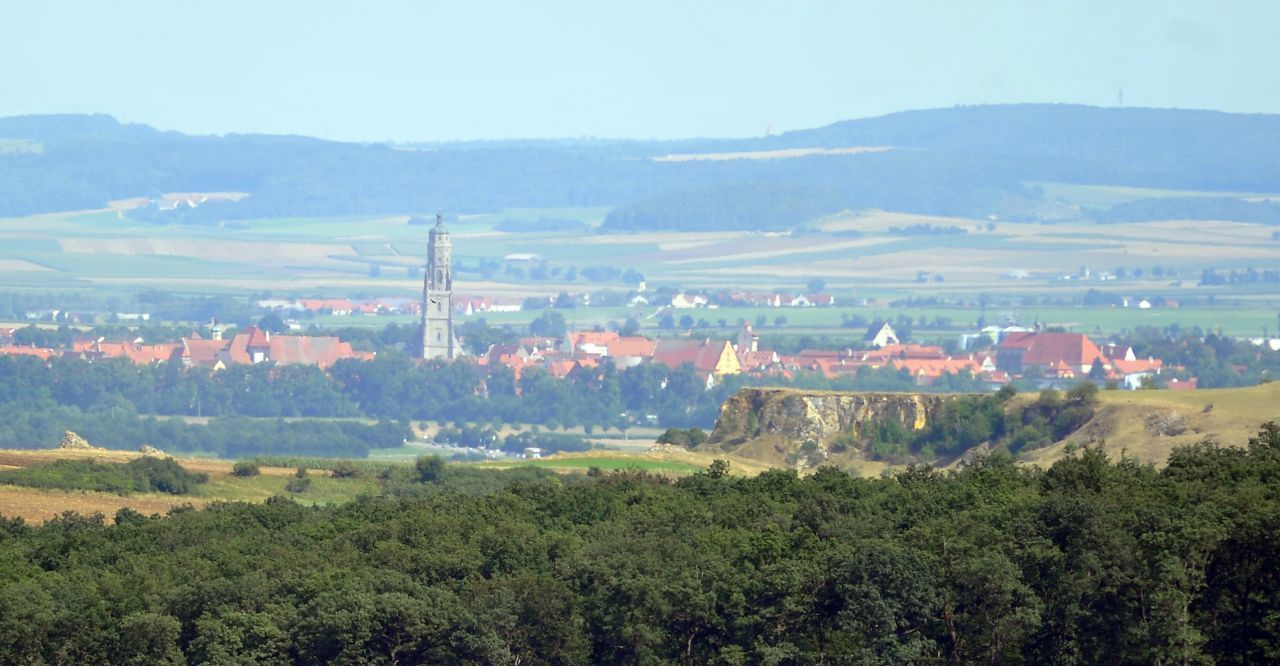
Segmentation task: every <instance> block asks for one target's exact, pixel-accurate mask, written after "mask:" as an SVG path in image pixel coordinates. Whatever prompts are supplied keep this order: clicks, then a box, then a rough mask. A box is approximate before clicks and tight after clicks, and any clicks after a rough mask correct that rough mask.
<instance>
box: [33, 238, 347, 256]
mask: <svg viewBox="0 0 1280 666" xmlns="http://www.w3.org/2000/svg"><path fill="white" fill-rule="evenodd" d="M58 244H59V246H61V247H62V251H63V252H66V253H69V254H122V255H128V256H147V255H150V256H178V257H196V258H199V259H207V260H212V261H233V262H234V261H240V262H261V261H277V260H281V259H288V260H293V261H299V260H324V259H327V258H328V257H329V256H330V255H335V254H347V255H353V254H355V253H356V252H355V250H354V249H353V248H352V247H351V246H350V245H342V244H337V243H333V244H328V243H271V242H253V241H233V240H213V239H205V238H199V239H183V238H172V239H170V238H64V239H61V240H59V241H58Z"/></svg>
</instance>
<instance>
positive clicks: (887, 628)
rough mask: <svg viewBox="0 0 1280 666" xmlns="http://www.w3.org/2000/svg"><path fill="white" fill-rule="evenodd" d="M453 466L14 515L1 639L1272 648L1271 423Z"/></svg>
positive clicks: (1278, 640)
mask: <svg viewBox="0 0 1280 666" xmlns="http://www.w3.org/2000/svg"><path fill="white" fill-rule="evenodd" d="M452 469H453V468H452V467H450V466H445V467H443V468H441V467H440V466H439V465H434V466H433V465H424V466H421V468H420V469H419V470H418V472H419V475H418V477H416V478H415V479H413V480H410V481H408V482H406V483H404V484H402V485H399V486H397V490H396V494H397V495H398V496H397V497H381V498H372V497H370V498H364V499H361V500H358V501H355V502H352V503H349V504H347V505H343V506H337V507H303V506H301V505H298V504H296V503H294V502H292V501H289V500H286V499H280V498H277V499H274V500H271V501H268V502H267V503H265V504H260V505H250V504H239V503H231V504H216V505H213V506H211V507H209V508H207V509H204V510H200V511H194V510H178V511H175V512H174V513H173V514H171V515H170V516H168V517H151V518H147V517H144V516H141V515H139V514H137V513H136V512H133V511H130V510H122V511H121V512H120V514H118V515H117V516H116V522H117V524H116V525H115V526H106V525H104V524H103V520H102V519H101V517H80V516H74V515H66V516H63V517H61V518H59V519H56V520H53V521H51V522H49V523H47V524H45V525H43V526H41V527H29V526H25V525H23V524H22V523H21V522H20V521H9V520H7V521H3V522H2V523H0V609H3V612H2V613H0V662H3V663H116V664H128V663H147V664H157V663H168V664H175V663H208V664H231V663H351V664H394V663H399V664H408V663H432V664H450V663H494V664H515V663H520V664H588V663H636V664H656V663H684V664H747V663H761V664H763V663H769V664H810V663H865V664H913V663H914V664H961V663H1007V664H1045V663H1055V664H1098V663H1113V664H1174V663H1177V664H1190V663H1223V664H1260V663H1275V662H1276V661H1277V660H1280V625H1277V624H1276V620H1275V618H1276V617H1277V614H1278V613H1280V577H1278V576H1277V572H1280V483H1278V481H1280V426H1277V425H1276V424H1268V425H1266V426H1265V427H1264V428H1263V430H1262V431H1261V432H1260V433H1259V435H1258V436H1257V437H1256V438H1254V439H1252V440H1251V441H1250V442H1249V444H1248V447H1247V448H1221V447H1218V446H1216V445H1213V444H1207V443H1206V444H1201V445H1197V446H1193V447H1188V448H1183V449H1179V450H1177V451H1175V452H1174V453H1173V455H1172V456H1171V457H1170V460H1169V464H1168V466H1167V467H1165V468H1164V469H1162V470H1157V469H1154V468H1152V467H1149V466H1142V465H1138V464H1136V463H1134V462H1132V461H1130V460H1121V461H1118V462H1108V461H1107V460H1106V458H1105V457H1104V456H1103V455H1102V454H1101V453H1099V452H1097V451H1092V450H1086V451H1083V452H1079V453H1077V454H1076V455H1074V456H1072V457H1070V458H1067V459H1064V460H1061V461H1059V462H1058V463H1056V464H1054V465H1053V466H1052V467H1051V468H1049V469H1047V470H1037V469H1032V468H1023V467H1017V466H1015V465H1014V464H1013V463H1012V461H1011V460H1010V459H1009V458H1007V457H1001V456H995V457H987V458H977V459H975V460H973V461H971V462H970V463H969V464H968V465H966V466H964V467H963V468H962V469H960V470H958V471H955V472H947V473H943V472H938V471H935V470H931V469H926V468H910V469H908V470H906V471H903V472H900V473H898V474H896V475H894V476H892V477H885V478H880V479H857V478H853V477H850V476H848V475H847V474H845V473H843V472H840V471H837V470H835V469H831V468H824V469H821V470H820V471H818V472H817V473H815V474H813V475H811V476H808V477H803V478H800V477H797V476H796V475H795V474H794V473H793V472H786V471H774V472H767V473H764V474H761V475H759V476H757V477H753V478H741V477H733V476H730V475H726V474H724V467H723V465H713V466H712V468H711V469H710V470H709V471H708V472H707V473H703V474H698V475H694V476H692V477H686V478H683V479H680V480H678V481H674V482H672V481H669V480H667V479H664V478H660V477H654V476H649V475H646V474H644V473H640V472H632V473H626V472H620V473H614V474H609V475H597V476H595V477H584V476H569V477H555V476H546V475H533V476H529V475H525V476H523V477H519V478H516V477H512V476H506V477H501V476H500V475H501V474H503V473H495V476H494V478H495V479H498V478H502V479H505V480H504V481H503V482H502V483H499V484H497V486H496V487H495V486H494V485H492V484H490V485H489V486H487V488H486V486H484V484H480V485H477V484H475V483H474V481H475V479H471V484H470V485H468V486H456V487H454V486H451V485H450V484H451V483H452V481H451V480H450V475H451V470H452ZM466 476H468V477H470V476H474V474H468V475H466Z"/></svg>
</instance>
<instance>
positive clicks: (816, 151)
mask: <svg viewBox="0 0 1280 666" xmlns="http://www.w3.org/2000/svg"><path fill="white" fill-rule="evenodd" d="M887 150H893V148H892V147H891V146H853V147H850V148H782V149H779V150H750V151H743V152H736V153H685V154H680V155H667V156H666V157H655V158H653V161H654V162H721V161H724V160H778V159H788V158H792V157H812V156H814V155H857V154H859V153H882V152H885V151H887Z"/></svg>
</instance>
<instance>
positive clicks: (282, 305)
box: [254, 298, 422, 317]
mask: <svg viewBox="0 0 1280 666" xmlns="http://www.w3.org/2000/svg"><path fill="white" fill-rule="evenodd" d="M254 305H256V306H257V307H259V308H262V309H263V310H271V311H273V312H286V313H287V312H311V313H314V314H326V315H338V316H340V317H345V316H348V315H392V314H410V315H416V314H421V313H422V303H420V302H419V301H418V299H414V298H374V299H370V300H365V301H352V300H350V299H346V298H297V299H283V298H266V299H261V300H258V301H255V302H254Z"/></svg>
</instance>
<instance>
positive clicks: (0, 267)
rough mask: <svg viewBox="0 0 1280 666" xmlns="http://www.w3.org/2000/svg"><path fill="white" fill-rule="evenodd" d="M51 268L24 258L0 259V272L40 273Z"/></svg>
mask: <svg viewBox="0 0 1280 666" xmlns="http://www.w3.org/2000/svg"><path fill="white" fill-rule="evenodd" d="M51 270H53V269H51V268H48V267H46V266H41V265H40V264H37V263H32V262H30V261H27V260H26V259H0V272H6V273H41V272H45V271H51Z"/></svg>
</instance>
